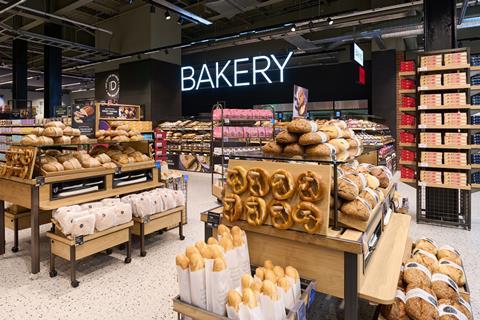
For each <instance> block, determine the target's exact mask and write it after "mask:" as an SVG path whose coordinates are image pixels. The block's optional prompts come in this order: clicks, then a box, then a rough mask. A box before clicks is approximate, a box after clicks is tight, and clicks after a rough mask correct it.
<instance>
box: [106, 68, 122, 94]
mask: <svg viewBox="0 0 480 320" xmlns="http://www.w3.org/2000/svg"><path fill="white" fill-rule="evenodd" d="M119 92H120V78H119V77H118V74H116V73H112V74H109V75H108V77H107V79H105V93H106V94H107V96H109V97H110V98H118V93H119Z"/></svg>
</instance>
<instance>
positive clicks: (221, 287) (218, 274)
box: [210, 258, 230, 316]
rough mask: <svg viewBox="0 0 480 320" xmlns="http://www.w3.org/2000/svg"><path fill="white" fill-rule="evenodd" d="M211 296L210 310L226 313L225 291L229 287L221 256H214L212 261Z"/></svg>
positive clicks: (225, 267) (220, 313)
mask: <svg viewBox="0 0 480 320" xmlns="http://www.w3.org/2000/svg"><path fill="white" fill-rule="evenodd" d="M210 281H211V298H212V312H213V313H216V314H219V315H221V316H223V315H225V314H226V309H225V304H226V302H227V292H228V290H229V289H230V288H229V287H228V284H229V274H228V269H227V264H226V263H225V260H224V259H222V258H215V260H214V261H213V272H212V274H211V279H210Z"/></svg>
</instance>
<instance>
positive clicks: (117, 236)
mask: <svg viewBox="0 0 480 320" xmlns="http://www.w3.org/2000/svg"><path fill="white" fill-rule="evenodd" d="M132 226H133V221H130V222H128V223H125V224H122V225H119V226H116V227H113V228H110V229H107V230H104V231H100V232H95V233H94V234H92V235H88V236H81V237H76V238H72V237H66V236H64V235H63V234H61V233H59V232H57V233H53V232H47V237H48V238H50V277H56V276H57V271H56V270H55V257H60V258H63V259H65V260H68V261H70V281H71V282H70V283H71V285H72V287H74V288H76V287H78V285H79V282H78V281H77V278H76V266H77V261H79V260H80V259H83V258H86V257H88V256H91V255H93V254H95V253H99V252H101V251H104V250H108V249H110V248H112V247H115V246H117V245H121V244H126V247H127V257H126V258H125V263H130V262H131V261H132V258H131V227H132Z"/></svg>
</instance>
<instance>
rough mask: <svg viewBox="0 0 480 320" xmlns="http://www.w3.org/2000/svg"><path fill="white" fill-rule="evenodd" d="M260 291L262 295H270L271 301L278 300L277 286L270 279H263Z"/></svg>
mask: <svg viewBox="0 0 480 320" xmlns="http://www.w3.org/2000/svg"><path fill="white" fill-rule="evenodd" d="M262 292H263V294H264V295H266V296H268V297H270V299H272V300H273V301H278V299H279V298H280V297H279V295H278V292H277V286H276V285H275V283H273V282H272V281H270V280H265V281H263V287H262Z"/></svg>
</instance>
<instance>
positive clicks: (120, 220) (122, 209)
mask: <svg viewBox="0 0 480 320" xmlns="http://www.w3.org/2000/svg"><path fill="white" fill-rule="evenodd" d="M113 208H114V210H115V218H116V221H117V225H120V224H124V223H127V222H129V221H131V220H132V206H131V205H130V203H124V202H119V203H117V204H115V205H114V206H113Z"/></svg>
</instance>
